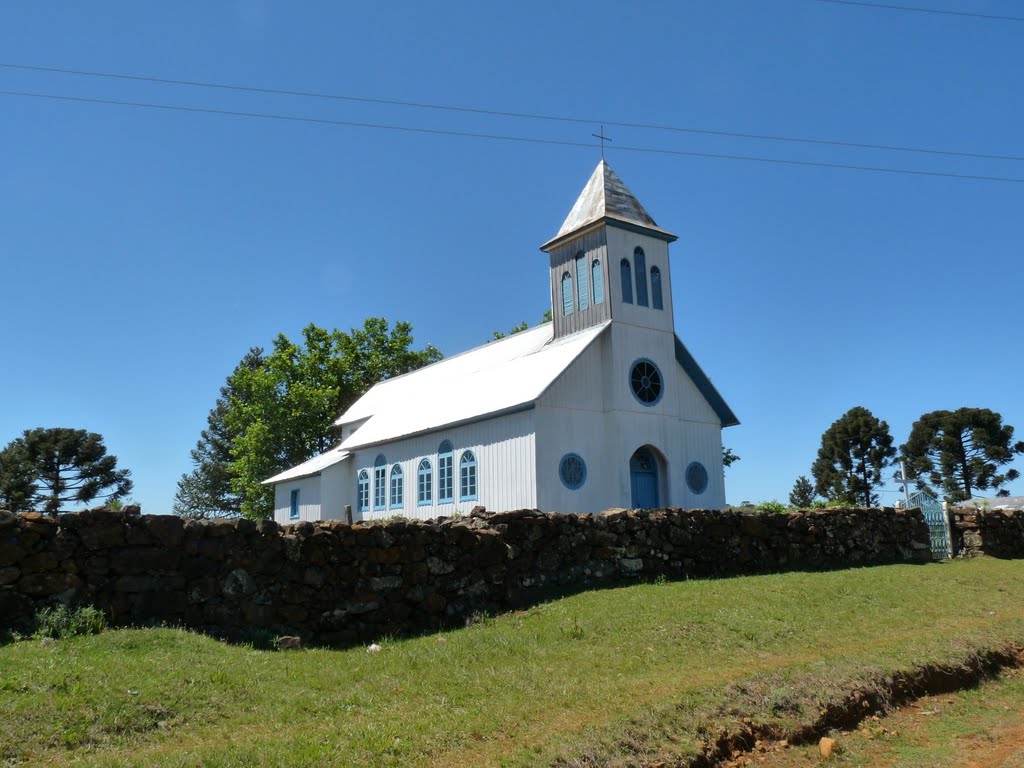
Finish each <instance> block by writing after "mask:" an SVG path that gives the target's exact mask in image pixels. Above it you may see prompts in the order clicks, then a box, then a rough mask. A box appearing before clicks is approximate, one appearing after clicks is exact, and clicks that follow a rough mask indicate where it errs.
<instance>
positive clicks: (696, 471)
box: [686, 461, 708, 494]
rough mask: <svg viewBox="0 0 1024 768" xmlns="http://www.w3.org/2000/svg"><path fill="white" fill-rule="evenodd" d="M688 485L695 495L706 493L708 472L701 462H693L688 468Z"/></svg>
mask: <svg viewBox="0 0 1024 768" xmlns="http://www.w3.org/2000/svg"><path fill="white" fill-rule="evenodd" d="M686 484H687V485H688V486H690V490H691V491H693V492H694V493H698V494H699V493H704V491H706V490H707V487H708V471H707V470H706V469H705V468H704V465H703V464H701V463H700V462H699V461H691V462H690V466H688V467H687V468H686Z"/></svg>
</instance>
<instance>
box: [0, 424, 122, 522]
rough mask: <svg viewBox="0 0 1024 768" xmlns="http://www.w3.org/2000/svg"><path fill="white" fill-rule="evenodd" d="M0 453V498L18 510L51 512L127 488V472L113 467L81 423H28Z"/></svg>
mask: <svg viewBox="0 0 1024 768" xmlns="http://www.w3.org/2000/svg"><path fill="white" fill-rule="evenodd" d="M0 457H2V458H0V500H2V501H3V502H4V503H5V505H7V506H10V507H11V508H12V509H14V510H17V511H25V510H29V509H36V510H43V511H46V512H49V513H50V514H52V515H56V514H57V513H58V512H60V511H61V509H62V507H64V506H65V505H67V504H75V505H82V504H88V503H90V502H92V501H95V500H96V499H103V500H113V499H121V498H124V497H125V496H127V495H128V494H129V493H131V490H132V481H131V477H130V476H131V472H130V471H129V470H127V469H118V468H117V457H116V456H113V455H111V454H108V453H107V448H106V446H105V445H104V444H103V438H102V437H101V436H100V435H98V434H96V433H95V432H87V431H86V430H84V429H68V428H66V427H54V428H42V427H40V428H37V429H27V430H25V432H24V433H22V436H21V437H19V438H17V439H15V440H13V441H12V442H11V443H9V444H8V445H7V446H6V447H5V448H4V450H3V451H2V452H0Z"/></svg>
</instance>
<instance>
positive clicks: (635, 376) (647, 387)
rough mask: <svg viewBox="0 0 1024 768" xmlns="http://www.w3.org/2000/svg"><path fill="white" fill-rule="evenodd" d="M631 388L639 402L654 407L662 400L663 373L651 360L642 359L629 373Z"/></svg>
mask: <svg viewBox="0 0 1024 768" xmlns="http://www.w3.org/2000/svg"><path fill="white" fill-rule="evenodd" d="M629 386H630V388H631V389H632V390H633V396H634V397H635V398H636V399H637V400H639V401H640V402H641V403H643V404H644V405H654V404H655V403H656V402H658V401H659V400H660V399H661V371H659V370H658V366H656V365H655V364H654V363H652V362H651V361H650V360H647V359H646V358H641V359H640V360H637V361H636V362H635V363H633V368H632V370H630V372H629Z"/></svg>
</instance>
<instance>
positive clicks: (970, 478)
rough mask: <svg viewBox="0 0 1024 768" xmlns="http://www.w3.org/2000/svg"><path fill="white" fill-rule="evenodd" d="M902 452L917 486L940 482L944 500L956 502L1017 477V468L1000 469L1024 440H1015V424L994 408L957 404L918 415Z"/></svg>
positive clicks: (936, 486) (1022, 446)
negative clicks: (1006, 420) (1009, 423)
mask: <svg viewBox="0 0 1024 768" xmlns="http://www.w3.org/2000/svg"><path fill="white" fill-rule="evenodd" d="M900 452H901V453H902V454H903V459H904V461H905V462H906V464H907V469H908V474H909V475H910V476H911V477H913V478H915V479H916V482H917V486H918V487H919V488H927V489H928V490H931V491H932V492H935V490H936V489H939V488H941V491H942V493H943V494H944V496H945V498H946V501H948V502H950V503H956V502H960V501H967V500H969V499H970V498H971V496H972V495H974V493H975V491H982V490H987V489H990V488H992V489H998V488H999V487H1000V486H1001V485H1004V484H1005V483H1008V482H1010V481H1012V480H1016V479H1017V478H1018V477H1020V473H1019V472H1018V471H1017V470H1015V469H1007V470H1006V471H1005V472H1002V473H1001V472H1000V469H1001V468H1002V467H1005V466H1006V465H1007V464H1009V463H1010V462H1011V461H1013V459H1014V456H1015V455H1016V454H1021V453H1024V441H1017V442H1016V443H1014V442H1013V427H1011V426H1010V425H1008V424H1005V425H1004V424H1003V417H1002V416H1001V415H1000V414H998V413H996V412H995V411H991V410H989V409H988V408H960V409H958V410H955V411H932V412H931V413H926V414H924V415H923V416H921V418H920V419H918V420H917V421H915V422H914V425H913V427H912V428H911V430H910V437H909V438H908V439H907V442H906V443H904V444H903V445H902V446H900Z"/></svg>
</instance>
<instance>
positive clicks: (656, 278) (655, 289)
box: [651, 267, 665, 309]
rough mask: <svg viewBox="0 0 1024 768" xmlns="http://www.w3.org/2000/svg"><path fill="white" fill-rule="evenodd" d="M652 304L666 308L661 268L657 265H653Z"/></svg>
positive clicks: (655, 306)
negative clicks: (662, 289)
mask: <svg viewBox="0 0 1024 768" xmlns="http://www.w3.org/2000/svg"><path fill="white" fill-rule="evenodd" d="M651 306H652V307H654V308H655V309H664V308H665V307H664V305H663V303H662V300H661V270H660V269H658V268H657V267H651Z"/></svg>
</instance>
